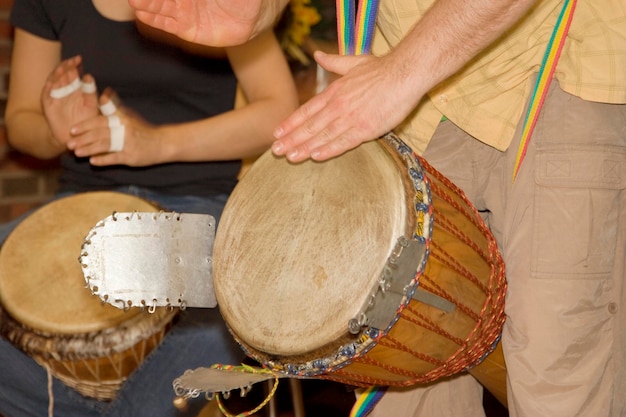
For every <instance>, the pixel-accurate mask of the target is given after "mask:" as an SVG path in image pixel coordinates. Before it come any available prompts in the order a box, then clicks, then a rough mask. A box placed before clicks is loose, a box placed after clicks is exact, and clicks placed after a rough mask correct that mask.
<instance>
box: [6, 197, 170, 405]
mask: <svg viewBox="0 0 626 417" xmlns="http://www.w3.org/2000/svg"><path fill="white" fill-rule="evenodd" d="M114 211H120V212H128V211H131V212H132V211H142V212H143V211H158V209H157V208H156V207H155V206H153V205H152V204H150V203H148V202H146V201H144V200H142V199H140V198H137V197H132V196H129V195H126V194H121V193H114V192H90V193H83V194H77V195H73V196H70V197H66V198H63V199H59V200H56V201H53V202H51V203H49V204H47V205H45V206H43V207H41V208H40V209H38V210H37V211H35V212H34V213H33V214H32V215H30V216H29V217H27V218H26V219H25V220H24V221H22V222H21V223H20V224H19V225H18V226H17V227H16V228H15V229H14V231H13V232H12V233H11V235H10V236H9V237H8V239H7V240H6V242H5V243H4V245H3V246H2V248H1V250H0V301H1V302H2V306H1V308H0V329H1V331H2V334H3V336H5V337H6V338H7V339H9V340H10V341H11V342H12V343H13V344H14V345H16V346H17V347H18V348H20V349H22V350H23V351H24V352H25V353H27V354H29V355H30V356H31V357H32V358H33V359H35V360H36V361H37V362H39V363H40V364H41V365H42V366H44V367H46V368H47V369H49V370H50V372H51V373H52V374H53V375H54V376H55V377H57V378H59V379H60V380H62V381H63V382H65V383H66V384H67V385H69V386H71V387H73V388H75V389H76V390H77V391H78V392H80V393H81V394H83V395H85V396H89V397H94V398H97V399H100V400H110V399H112V398H114V397H115V394H116V392H117V390H118V389H119V387H120V386H121V385H122V384H123V383H124V381H125V380H126V378H127V377H128V375H130V373H132V372H133V371H134V370H135V369H136V368H137V366H138V365H139V364H140V363H141V362H142V361H143V359H144V358H145V356H146V355H147V354H148V353H149V352H150V351H151V350H153V349H154V348H155V347H156V346H157V345H158V344H159V343H160V341H161V340H162V338H163V335H164V333H165V332H166V330H167V328H168V327H169V324H170V323H171V321H172V319H173V317H174V315H175V314H176V313H175V312H174V311H166V310H165V309H157V310H156V312H155V313H154V314H149V313H147V312H144V311H141V310H139V309H133V310H129V311H124V310H120V309H117V308H115V307H112V306H110V305H108V304H103V303H102V302H101V301H100V300H99V299H98V298H97V297H94V296H92V295H91V294H90V291H89V289H88V288H87V287H86V285H85V279H84V277H83V273H82V270H81V266H80V263H79V261H78V258H79V255H80V253H81V246H82V244H83V241H84V239H85V237H86V236H87V235H88V233H89V231H90V229H91V228H92V227H93V226H94V225H95V224H96V223H97V222H98V221H100V220H101V219H103V218H105V217H107V216H109V215H111V213H112V212H114Z"/></svg>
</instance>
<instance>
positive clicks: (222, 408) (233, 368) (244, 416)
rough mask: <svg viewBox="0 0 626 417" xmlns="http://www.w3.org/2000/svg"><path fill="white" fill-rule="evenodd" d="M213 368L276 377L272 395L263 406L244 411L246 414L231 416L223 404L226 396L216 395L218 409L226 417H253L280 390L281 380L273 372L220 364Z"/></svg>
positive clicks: (269, 395) (265, 400) (268, 396)
mask: <svg viewBox="0 0 626 417" xmlns="http://www.w3.org/2000/svg"><path fill="white" fill-rule="evenodd" d="M211 367H212V368H215V369H222V370H228V371H237V370H241V371H242V372H252V373H270V374H272V375H274V385H273V386H272V389H271V390H270V393H269V394H268V395H267V396H266V397H265V399H264V400H263V401H262V402H261V404H259V405H258V406H256V407H255V408H254V409H252V410H249V411H244V412H242V413H239V414H231V413H230V412H229V411H228V410H227V409H226V406H225V405H224V403H223V401H222V399H221V397H222V396H224V395H223V394H220V393H219V392H216V393H215V401H216V402H217V407H218V408H219V409H220V411H221V412H222V414H224V416H226V417H248V416H252V415H253V414H255V413H257V412H258V411H260V410H261V409H262V408H263V407H265V406H266V405H267V404H268V403H269V402H270V400H271V399H272V397H273V396H274V394H276V390H277V389H278V380H279V378H278V376H277V375H276V374H274V373H273V372H271V371H269V370H267V369H257V368H253V367H250V366H246V365H242V366H233V365H220V364H216V365H212V366H211ZM224 398H226V397H225V396H224Z"/></svg>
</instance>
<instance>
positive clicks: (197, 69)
mask: <svg viewBox="0 0 626 417" xmlns="http://www.w3.org/2000/svg"><path fill="white" fill-rule="evenodd" d="M11 23H12V24H13V25H14V26H16V27H18V28H20V29H22V30H24V31H27V32H29V33H31V34H33V35H36V36H39V37H41V38H44V39H48V40H53V41H60V42H61V44H62V57H63V59H66V58H69V57H72V56H74V55H77V54H80V55H82V57H83V70H84V72H85V73H90V74H92V75H93V76H94V77H95V79H96V83H97V84H98V89H99V91H102V89H103V88H104V87H107V86H110V87H112V88H113V89H114V90H115V91H116V92H117V94H118V95H119V96H120V98H121V100H122V101H123V103H124V105H125V106H127V107H129V108H131V109H133V110H134V111H136V112H137V113H138V114H139V115H141V116H142V117H143V118H144V119H145V120H147V121H148V122H150V123H153V124H155V125H160V124H169V123H180V122H188V121H194V120H198V119H203V118H207V117H211V116H214V115H217V114H220V113H223V112H226V111H228V110H230V109H232V108H233V105H234V101H235V90H236V84H237V81H236V78H235V75H234V73H233V71H232V69H231V66H230V63H229V62H228V60H227V59H210V58H206V57H200V56H195V55H192V54H189V53H187V52H184V51H182V50H180V49H178V48H176V47H173V46H168V45H164V44H161V43H158V42H155V41H151V40H150V39H147V38H146V37H144V36H143V35H142V34H140V33H139V31H138V29H137V27H136V25H135V22H116V21H112V20H109V19H107V18H105V17H104V16H102V15H101V14H100V13H99V12H98V11H97V10H96V8H95V7H94V5H93V3H92V1H91V0H15V1H14V4H13V8H12V11H11ZM180 140H181V141H183V140H185V138H184V137H181V138H180ZM61 164H62V166H63V171H62V174H61V189H62V190H72V191H88V190H96V189H109V188H112V187H115V186H119V185H138V186H142V187H147V188H151V189H153V190H155V191H158V192H163V193H168V194H177V195H181V194H190V195H200V196H208V195H211V194H217V193H229V192H230V191H232V189H233V188H234V186H235V184H236V182H237V174H238V172H239V169H240V166H241V163H240V161H224V162H221V161H220V162H197V163H168V164H161V165H156V166H150V167H140V168H134V167H128V166H122V165H118V166H111V167H94V166H91V165H90V164H89V161H88V160H87V158H76V157H75V156H74V155H73V154H71V153H67V154H64V155H63V156H62V157H61Z"/></svg>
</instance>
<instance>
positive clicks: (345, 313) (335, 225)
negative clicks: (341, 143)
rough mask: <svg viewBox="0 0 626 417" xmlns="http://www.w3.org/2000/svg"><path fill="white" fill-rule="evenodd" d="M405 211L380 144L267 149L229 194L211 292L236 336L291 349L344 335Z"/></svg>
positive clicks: (399, 231) (271, 348)
mask: <svg viewBox="0 0 626 417" xmlns="http://www.w3.org/2000/svg"><path fill="white" fill-rule="evenodd" d="M409 204H410V202H409ZM407 212H408V209H407V202H406V197H405V191H404V185H403V181H402V175H401V174H400V171H399V167H398V164H397V163H396V161H395V160H394V159H393V158H392V157H391V156H390V154H389V153H387V151H386V150H385V149H384V148H383V147H382V146H381V145H380V144H379V143H378V142H369V143H366V144H364V145H362V146H360V147H358V148H357V149H355V150H353V151H350V152H348V153H346V154H344V155H342V156H340V157H338V158H334V159H332V160H330V161H326V162H323V163H319V162H313V161H307V162H304V163H300V164H291V163H289V162H288V161H286V160H285V159H284V158H276V157H275V156H273V155H272V154H271V153H270V152H267V153H266V154H264V155H263V156H262V157H261V158H259V160H257V161H256V162H255V164H254V165H253V166H252V167H251V168H250V170H249V171H248V173H247V174H246V175H245V176H244V177H243V179H242V180H241V182H240V183H239V184H238V186H237V187H236V188H235V190H234V192H233V194H232V195H231V198H230V199H229V200H228V202H227V204H226V207H225V210H224V213H223V215H222V217H221V221H220V224H219V225H218V229H217V233H216V238H215V244H214V259H213V261H214V270H213V278H214V285H215V292H216V296H217V299H218V305H219V306H220V310H221V312H222V315H223V316H224V319H225V320H226V322H227V323H228V325H229V326H230V328H231V330H232V331H233V333H234V334H235V336H236V337H237V338H238V339H239V340H241V341H243V343H244V344H246V345H248V346H251V347H253V348H255V349H259V350H261V351H263V352H266V353H270V354H277V355H298V354H304V353H306V352H310V351H313V350H315V349H318V348H321V347H323V346H325V345H327V344H329V343H331V342H333V341H335V340H336V339H338V338H339V337H341V336H343V335H346V334H347V333H348V331H347V328H348V322H349V320H350V319H352V318H354V317H355V316H356V315H357V313H358V311H359V309H360V308H361V307H362V306H363V305H364V303H365V302H366V300H367V298H368V294H369V292H370V291H371V289H372V288H373V287H374V285H376V282H377V280H378V278H379V277H380V275H381V272H382V269H383V266H384V265H385V262H386V261H387V258H388V257H389V254H390V253H391V251H392V249H393V247H394V245H395V243H396V242H397V239H398V238H399V237H400V236H406V235H407V230H406V229H407V220H406V217H407Z"/></svg>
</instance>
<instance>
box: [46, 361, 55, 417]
mask: <svg viewBox="0 0 626 417" xmlns="http://www.w3.org/2000/svg"><path fill="white" fill-rule="evenodd" d="M46 373H47V375H48V417H54V393H53V392H52V383H53V380H52V371H51V370H50V366H49V365H48V364H46Z"/></svg>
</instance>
